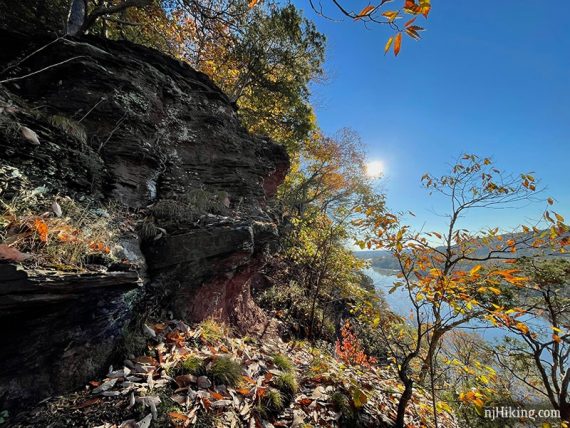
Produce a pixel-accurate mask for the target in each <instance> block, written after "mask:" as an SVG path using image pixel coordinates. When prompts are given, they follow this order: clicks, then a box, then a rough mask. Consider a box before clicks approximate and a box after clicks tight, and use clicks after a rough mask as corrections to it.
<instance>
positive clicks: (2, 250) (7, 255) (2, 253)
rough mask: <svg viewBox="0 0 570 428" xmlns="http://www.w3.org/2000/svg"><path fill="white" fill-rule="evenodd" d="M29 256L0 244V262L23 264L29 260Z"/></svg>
mask: <svg viewBox="0 0 570 428" xmlns="http://www.w3.org/2000/svg"><path fill="white" fill-rule="evenodd" d="M31 257H32V256H31V255H30V254H26V253H22V252H20V251H18V250H17V249H15V248H12V247H9V246H8V245H6V244H0V260H6V261H9V262H23V261H26V260H28V259H30V258H31Z"/></svg>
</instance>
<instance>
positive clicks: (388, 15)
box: [382, 10, 399, 22]
mask: <svg viewBox="0 0 570 428" xmlns="http://www.w3.org/2000/svg"><path fill="white" fill-rule="evenodd" d="M382 15H383V16H385V17H386V18H388V21H389V22H392V21H394V20H395V19H396V18H397V17H398V15H399V12H397V11H393V10H388V11H386V12H384V13H383V14H382Z"/></svg>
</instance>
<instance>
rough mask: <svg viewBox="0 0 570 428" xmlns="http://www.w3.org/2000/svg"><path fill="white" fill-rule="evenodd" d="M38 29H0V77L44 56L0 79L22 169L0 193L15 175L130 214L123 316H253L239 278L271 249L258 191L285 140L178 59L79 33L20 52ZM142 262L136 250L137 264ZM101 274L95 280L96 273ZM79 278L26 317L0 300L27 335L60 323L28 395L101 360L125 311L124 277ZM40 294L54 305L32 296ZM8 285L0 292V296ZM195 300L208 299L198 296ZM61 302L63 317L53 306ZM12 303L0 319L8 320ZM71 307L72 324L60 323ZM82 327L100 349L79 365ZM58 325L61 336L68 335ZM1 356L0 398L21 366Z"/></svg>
mask: <svg viewBox="0 0 570 428" xmlns="http://www.w3.org/2000/svg"><path fill="white" fill-rule="evenodd" d="M48 42H50V40H49V39H42V38H38V37H36V38H32V37H29V36H23V35H18V34H15V33H10V32H7V31H2V30H0V45H1V46H2V49H1V50H0V70H6V69H7V68H8V72H5V73H4V74H2V75H0V80H3V79H10V78H16V79H18V78H19V77H20V76H24V75H26V74H29V73H34V72H36V71H38V70H42V69H45V70H44V71H42V72H39V73H37V74H34V75H33V76H32V77H28V78H24V79H18V80H14V81H13V82H11V83H5V84H4V85H0V106H11V107H10V109H9V110H10V111H6V110H4V111H3V112H2V113H0V172H1V171H3V170H6V171H12V169H10V168H16V169H17V171H18V174H21V176H19V177H20V178H18V179H13V177H12V176H11V175H10V174H8V175H10V177H8V178H9V179H8V178H6V179H5V180H4V179H3V176H2V175H1V174H0V191H1V193H0V197H1V198H3V199H9V198H10V197H14V196H15V195H17V194H18V191H19V189H20V187H21V186H22V183H23V182H26V183H28V184H29V185H30V186H31V187H32V188H34V187H38V186H43V187H42V188H43V189H45V192H46V194H48V195H56V194H58V195H62V196H63V195H65V196H69V197H71V198H72V199H74V200H75V201H79V202H81V203H83V204H85V205H89V206H90V207H103V206H104V205H105V204H109V203H111V204H118V205H120V206H121V207H122V208H121V209H122V210H124V211H125V213H128V214H129V216H131V218H133V217H134V218H136V219H137V221H138V226H137V227H136V229H137V233H138V234H139V235H140V241H141V242H143V245H142V248H141V249H142V254H144V257H145V259H146V265H147V266H148V276H147V278H146V286H145V287H144V288H141V289H140V290H139V291H136V290H135V291H132V292H129V293H134V294H135V296H130V297H131V298H132V299H131V301H137V302H140V303H139V306H138V307H137V310H136V314H137V317H136V318H137V320H136V321H137V322H136V323H135V324H131V327H132V326H133V325H134V326H135V328H138V327H141V320H142V319H144V318H145V317H147V316H155V315H160V314H165V313H169V314H173V315H174V316H175V317H182V318H185V319H186V320H189V321H199V320H201V319H204V318H206V317H208V316H211V315H215V316H216V317H218V318H220V319H223V320H226V321H230V322H233V323H234V324H235V325H236V326H237V328H238V329H241V330H249V329H250V328H252V327H259V326H262V325H266V324H267V319H265V317H264V315H263V313H262V312H261V311H260V310H259V308H257V306H255V304H254V303H253V301H252V299H251V296H250V291H249V281H250V278H251V276H252V275H253V274H254V273H255V271H256V270H257V269H258V268H259V267H260V266H261V265H262V264H263V260H264V256H265V255H266V254H267V253H268V252H270V251H273V250H274V249H275V248H276V243H277V238H278V235H277V221H276V218H278V216H277V215H276V214H274V213H273V212H272V210H271V208H270V207H269V205H268V200H269V199H270V198H271V197H273V196H274V194H275V192H276V190H277V186H278V185H279V184H280V183H281V182H282V181H283V179H284V177H285V174H286V173H287V170H288V167H289V160H288V156H287V154H286V152H285V150H284V149H283V148H282V147H281V146H278V145H276V144H274V143H272V142H271V141H269V140H268V139H266V138H262V137H259V136H252V135H250V134H248V132H247V131H246V130H245V129H244V128H243V126H242V125H241V124H240V122H239V120H238V116H237V112H236V110H235V107H234V106H233V105H232V104H230V102H229V100H228V99H227V97H226V96H225V95H224V94H223V93H222V92H221V91H220V90H219V89H218V88H217V87H216V86H215V85H214V84H213V83H212V82H211V80H210V79H209V78H208V77H207V76H206V75H204V74H202V73H199V72H197V71H195V70H193V69H192V68H191V67H189V66H188V65H186V64H183V63H180V62H179V61H177V60H174V59H172V58H170V57H167V56H165V55H162V54H160V53H158V52H156V51H153V50H150V49H146V48H143V47H140V46H137V45H134V44H131V43H128V42H113V41H109V40H102V39H97V38H88V37H87V38H83V39H78V40H60V41H58V42H56V43H53V44H51V45H50V46H49V47H47V48H45V49H43V50H42V51H41V52H39V53H37V54H35V55H33V56H31V57H29V58H28V59H26V60H25V61H23V62H20V61H21V60H22V58H24V57H25V56H27V55H28V54H29V53H31V52H34V51H35V50H37V49H38V48H40V47H42V46H45V45H46V44H47V43H48ZM58 63H62V64H61V65H57V66H54V64H58ZM22 126H26V127H28V128H30V129H31V130H33V131H34V132H36V133H37V135H38V138H39V140H40V144H39V145H32V144H30V142H29V141H26V139H24V138H22V137H21V135H20V134H18V132H15V130H16V131H17V130H18V129H21V127H22ZM137 242H139V240H137V239H136V237H135V238H134V239H133V237H132V236H129V237H125V239H123V244H124V245H123V246H122V247H120V248H117V249H114V251H115V253H116V254H130V255H134V256H133V257H135V258H137V257H139V254H140V253H139V249H138V248H136V243H137ZM133 245H134V247H133ZM143 262H144V261H143ZM143 264H145V263H135V265H139V267H140V270H139V273H140V274H142V273H143V272H144V269H145V266H142V265H143ZM0 276H1V273H0ZM104 276H105V275H102V276H101V277H100V278H99V279H98V281H101V283H104V282H105V279H104ZM78 281H79V283H82V281H83V279H82V280H78ZM75 284H77V281H76V282H75ZM92 285H93V284H92ZM119 288H120V287H119ZM82 290H83V288H82V287H77V289H76V290H74V294H70V295H67V294H64V295H57V296H56V295H55V294H54V295H52V294H51V293H48V294H47V295H45V296H43V297H42V299H43V300H41V304H39V306H40V309H41V310H39V309H38V311H37V312H36V313H34V317H35V319H34V322H29V321H25V322H24V321H22V319H23V318H24V315H23V314H28V315H29V314H30V312H29V311H30V310H31V309H29V307H28V306H27V305H28V303H26V302H23V301H21V302H20V303H18V302H17V301H16V300H14V301H12V302H10V305H12V306H11V307H12V309H11V310H16V309H17V307H18V305H19V304H21V305H22V306H21V308H20V309H21V311H22V316H21V317H20V318H18V322H23V325H24V326H25V328H28V329H30V330H33V333H31V334H39V332H41V331H45V330H42V329H41V328H40V326H41V324H42V323H46V322H47V323H53V325H54V326H58V328H59V329H61V330H62V334H61V337H60V336H55V337H54V340H55V342H54V346H53V349H51V350H50V357H49V358H50V361H47V359H44V358H40V359H38V362H37V366H36V370H37V371H38V372H41V373H42V374H44V373H45V374H46V376H45V379H53V378H54V376H56V374H57V376H60V378H59V379H60V381H61V384H55V383H52V384H51V385H50V388H48V390H44V391H43V392H42V393H41V394H40V395H44V396H45V395H48V394H51V393H56V392H61V391H63V390H65V389H68V388H70V387H72V386H79V385H81V384H82V382H85V381H86V380H88V378H89V376H92V373H93V372H94V371H96V370H97V369H99V370H101V369H102V367H104V366H105V364H106V363H107V362H108V361H107V360H108V358H107V357H109V356H110V355H111V352H110V350H111V349H113V348H114V347H115V346H116V341H114V340H113V341H106V339H105V338H106V337H107V335H108V334H111V333H109V332H110V331H112V332H113V334H115V332H117V331H119V330H122V329H123V327H124V324H125V322H126V321H125V320H127V319H129V318H134V317H130V315H131V313H130V312H132V305H131V304H128V303H127V302H125V298H124V295H125V290H124V289H123V290H117V292H115V291H111V288H107V287H101V288H100V289H97V293H95V295H93V296H92V295H91V292H89V293H87V292H85V295H84V294H83V291H82ZM127 294H128V293H127ZM32 295H33V293H32V294H31V295H30V296H32ZM129 295H130V294H129ZM214 295H215V296H216V298H215V299H213V298H211V297H212V296H214ZM30 296H28V297H30ZM69 296H73V297H71V298H70V297H69ZM83 296H85V297H83ZM52 297H53V299H54V301H57V302H58V305H61V306H58V307H57V308H56V307H55V306H52V305H51V304H50V305H48V304H45V306H44V303H45V302H47V301H48V300H49V299H51V298H52ZM7 298H8V297H6V296H5V297H4V298H3V297H0V305H1V304H2V303H1V302H2V299H7ZM70 299H71V300H75V302H76V306H73V305H72V306H70V308H80V309H77V311H83V312H81V314H76V313H75V312H73V310H75V309H73V310H72V309H66V308H67V306H65V305H66V304H69V305H71V302H70ZM82 299H85V300H82ZM92 299H95V300H92ZM203 299H209V301H208V302H207V303H208V304H207V305H206V304H203V302H202V300H203ZM32 300H33V299H32ZM59 302H60V303H59ZM65 302H68V303H65ZM29 304H31V300H30V302H29ZM77 305H79V306H77ZM34 310H36V309H34ZM67 310H69V311H70V312H69V317H63V316H62V315H61V311H67ZM11 316H12V315H10V313H9V314H7V317H8V318H4V321H3V323H4V322H8V323H9V324H12V322H11V321H9V320H10V319H11V318H10V317H11ZM60 317H61V319H60ZM74 317H77V319H78V320H80V321H81V324H80V325H81V327H77V329H78V330H84V331H85V335H84V336H82V335H81V334H77V335H75V336H73V334H72V331H75V327H73V326H72V320H73V319H75V318H74ZM89 320H91V321H89ZM36 330H37V331H36ZM65 330H69V331H65ZM141 330H142V329H141ZM263 330H264V331H265V330H266V329H265V328H264V329H263ZM15 331H18V332H19V331H20V330H18V329H16V330H15ZM87 333H89V334H90V335H92V336H94V337H96V338H97V341H99V345H100V346H99V347H98V350H102V352H101V355H102V358H99V359H97V362H94V363H93V364H91V363H89V364H88V365H89V366H90V367H89V369H88V370H83V369H81V368H79V367H76V365H77V363H78V362H79V361H81V358H83V357H82V355H83V354H82V353H81V352H80V351H79V350H80V349H81V347H82V346H84V347H85V349H86V350H89V349H91V348H89V347H88V344H89V343H92V342H93V341H92V340H88V339H87V337H85V336H87ZM70 335H72V336H73V337H74V339H73V343H72V348H67V344H66V343H65V342H66V340H68V338H69V337H70ZM113 337H115V336H113ZM56 339H57V340H56ZM10 340H12V341H13V343H12V344H8V348H6V347H5V348H3V349H2V351H0V358H2V359H3V360H4V361H6V359H9V360H10V359H11V361H12V362H14V363H15V358H16V354H15V352H16V351H15V346H23V347H24V348H26V349H27V347H28V346H31V345H28V342H27V341H24V340H22V339H21V338H20V337H19V333H18V334H16V333H14V334H13V335H12V336H10ZM40 342H41V341H40ZM43 345H44V348H45V345H46V341H45V340H44V341H43ZM69 349H73V350H77V352H79V353H78V354H77V356H78V358H76V359H75V360H73V364H70V363H69V361H71V360H69V361H67V363H65V364H68V367H70V371H69V373H67V374H65V373H63V372H62V371H61V370H59V371H58V370H56V369H54V370H55V372H54V371H51V369H49V370H48V368H47V365H48V364H53V362H54V361H56V360H57V358H58V356H59V357H60V358H61V356H62V355H63V354H64V353H66V352H68V351H69ZM25 352H27V350H26V351H25ZM34 352H35V351H34ZM74 352H75V351H74ZM10 353H14V354H10ZM30 355H34V354H33V352H32V354H30ZM11 364H12V363H9V364H8V365H6V368H7V369H6V370H5V371H4V372H3V376H4V377H2V382H1V383H2V388H1V389H0V396H3V398H2V399H0V401H1V400H4V401H6V400H14V399H17V398H18V394H17V393H16V392H15V391H16V389H15V388H12V387H5V385H8V384H14V382H15V383H18V382H19V383H20V384H21V385H24V384H26V385H28V383H27V382H28V380H27V379H28V377H26V376H24V377H21V378H18V376H17V375H16V372H15V371H13V370H16V367H15V366H14V365H11ZM57 364H60V363H57ZM26 367H27V366H26ZM10 370H12V374H13V379H9V376H10ZM54 373H56V374H54ZM50 376H51V377H50ZM24 378H25V379H24ZM5 380H6V381H7V383H5ZM29 386H30V387H31V385H29ZM36 388H37V387H36ZM1 406H2V404H1V403H0V407H1Z"/></svg>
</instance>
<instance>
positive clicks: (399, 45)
mask: <svg viewBox="0 0 570 428" xmlns="http://www.w3.org/2000/svg"><path fill="white" fill-rule="evenodd" d="M401 48H402V33H398V34H397V35H396V39H395V40H394V55H395V56H398V54H399V53H400V49H401Z"/></svg>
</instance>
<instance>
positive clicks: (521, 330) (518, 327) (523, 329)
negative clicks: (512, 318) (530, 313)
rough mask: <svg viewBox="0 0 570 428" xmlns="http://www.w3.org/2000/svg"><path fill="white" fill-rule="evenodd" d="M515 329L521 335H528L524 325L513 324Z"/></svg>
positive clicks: (519, 323) (526, 327) (520, 323)
mask: <svg viewBox="0 0 570 428" xmlns="http://www.w3.org/2000/svg"><path fill="white" fill-rule="evenodd" d="M515 328H516V329H517V330H519V331H520V332H522V333H523V334H528V331H529V330H528V326H527V325H526V324H525V323H522V322H518V323H516V324H515Z"/></svg>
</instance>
